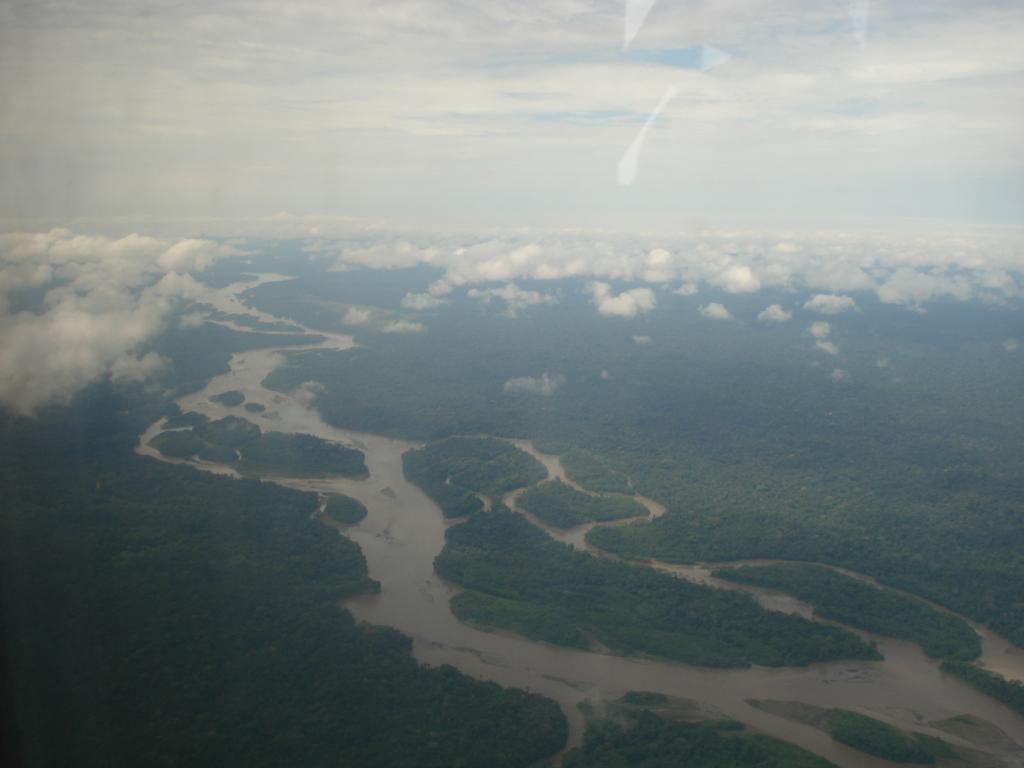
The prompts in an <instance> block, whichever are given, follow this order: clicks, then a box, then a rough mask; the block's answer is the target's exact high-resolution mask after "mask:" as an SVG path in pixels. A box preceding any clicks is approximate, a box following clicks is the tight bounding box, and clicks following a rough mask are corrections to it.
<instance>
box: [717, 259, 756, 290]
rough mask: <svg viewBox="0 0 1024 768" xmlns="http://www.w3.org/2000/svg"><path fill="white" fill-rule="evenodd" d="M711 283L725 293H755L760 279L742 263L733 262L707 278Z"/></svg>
mask: <svg viewBox="0 0 1024 768" xmlns="http://www.w3.org/2000/svg"><path fill="white" fill-rule="evenodd" d="M708 282H710V283H711V284H712V285H714V286H717V287H719V288H721V289H722V290H724V291H725V292H726V293H756V292H757V291H759V290H760V289H761V281H760V279H758V277H757V276H756V275H755V274H754V272H753V271H752V270H751V269H750V267H747V266H744V265H743V264H733V265H732V266H731V267H728V268H727V269H724V270H722V271H721V272H720V273H719V274H717V275H715V276H714V277H712V278H711V279H710V280H708Z"/></svg>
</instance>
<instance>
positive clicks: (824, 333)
mask: <svg viewBox="0 0 1024 768" xmlns="http://www.w3.org/2000/svg"><path fill="white" fill-rule="evenodd" d="M807 331H808V333H810V334H811V336H813V337H814V346H815V347H817V348H818V349H820V350H821V351H822V352H826V353H828V354H830V355H838V354H839V347H838V346H836V344H835V343H834V342H832V341H830V340H829V338H828V337H829V334H831V333H832V325H831V323H826V322H825V321H824V320H815V321H814V322H813V323H811V324H810V326H808V328H807Z"/></svg>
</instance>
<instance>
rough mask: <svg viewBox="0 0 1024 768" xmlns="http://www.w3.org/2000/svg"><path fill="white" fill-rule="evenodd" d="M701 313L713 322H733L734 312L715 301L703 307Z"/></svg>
mask: <svg viewBox="0 0 1024 768" xmlns="http://www.w3.org/2000/svg"><path fill="white" fill-rule="evenodd" d="M700 313H701V315H703V316H704V317H706V318H709V319H711V320H732V312H730V311H729V310H728V309H726V308H725V307H724V306H722V305H721V304H719V303H718V302H714V301H713V302H711V303H710V304H705V305H704V306H702V307H701V308H700Z"/></svg>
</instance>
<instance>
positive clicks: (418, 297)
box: [402, 293, 448, 310]
mask: <svg viewBox="0 0 1024 768" xmlns="http://www.w3.org/2000/svg"><path fill="white" fill-rule="evenodd" d="M447 303H448V299H442V298H440V297H438V296H431V295H430V294H429V293H407V294H405V296H403V297H402V306H403V307H404V308H405V309H413V310H424V309H437V308H438V307H443V306H444V305H445V304H447Z"/></svg>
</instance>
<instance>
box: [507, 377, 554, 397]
mask: <svg viewBox="0 0 1024 768" xmlns="http://www.w3.org/2000/svg"><path fill="white" fill-rule="evenodd" d="M564 385H565V377H564V376H562V375H560V374H559V375H555V376H551V375H549V374H548V373H547V372H545V373H543V374H541V376H539V377H534V376H521V377H519V378H515V379H509V380H508V381H506V382H505V384H504V385H503V387H502V388H503V389H504V390H505V391H506V392H525V393H527V394H530V395H542V396H544V397H551V395H553V394H555V392H557V391H558V390H559V389H561V387H562V386H564Z"/></svg>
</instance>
